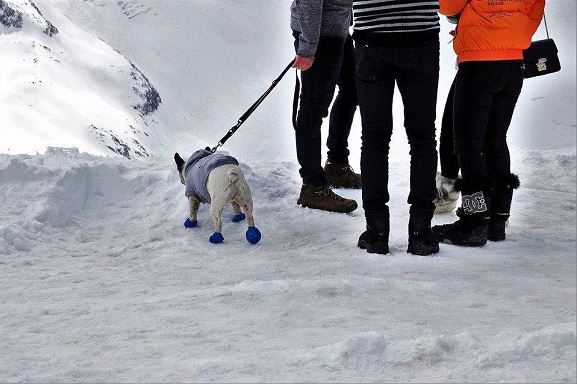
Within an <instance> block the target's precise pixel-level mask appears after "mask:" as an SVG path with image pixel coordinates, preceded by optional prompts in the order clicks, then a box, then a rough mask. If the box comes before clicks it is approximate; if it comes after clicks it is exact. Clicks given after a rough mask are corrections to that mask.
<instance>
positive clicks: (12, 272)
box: [0, 149, 576, 382]
mask: <svg viewBox="0 0 577 384" xmlns="http://www.w3.org/2000/svg"><path fill="white" fill-rule="evenodd" d="M516 153H517V154H516V156H515V159H514V160H515V162H516V163H517V164H522V167H521V171H520V175H521V178H522V180H523V181H524V187H523V188H522V189H521V190H519V193H518V194H517V195H516V197H515V202H516V204H515V205H514V210H513V215H512V220H511V225H510V229H509V232H508V235H509V237H508V240H507V241H506V242H504V243H499V244H489V245H487V246H486V247H484V248H482V249H474V250H468V249H467V250H465V249H462V248H455V247H450V246H442V249H441V253H440V254H439V256H438V257H432V258H422V257H414V256H409V255H407V254H406V253H405V250H406V237H407V236H406V220H407V212H406V211H407V207H406V205H405V204H404V200H405V198H406V193H407V178H406V177H403V176H404V175H405V172H406V171H407V170H406V169H405V167H404V166H403V165H402V164H394V166H393V169H395V173H394V174H393V175H392V177H391V180H392V196H393V201H392V204H391V207H392V226H393V230H392V237H391V245H392V255H390V256H378V255H368V254H367V253H365V252H363V251H361V250H359V249H358V248H357V247H356V245H355V241H356V239H357V236H358V234H359V233H360V232H361V230H362V227H363V219H362V212H360V211H359V212H355V213H353V214H351V215H337V214H326V213H321V212H315V211H311V210H304V209H301V208H298V207H296V205H295V200H296V197H297V193H298V188H299V183H298V179H297V178H296V177H295V171H296V169H295V165H294V163H292V162H290V163H288V162H287V163H270V162H264V161H263V162H261V163H255V164H251V168H249V167H247V166H245V167H244V169H245V172H246V174H247V179H248V181H249V183H250V185H251V186H252V189H253V194H254V200H255V205H256V221H257V225H258V226H259V227H260V228H261V230H262V232H263V240H262V242H261V243H260V244H259V245H257V246H252V245H250V244H248V243H247V242H246V241H245V240H244V231H245V227H244V224H234V223H231V222H228V223H225V226H224V231H223V232H224V235H225V243H224V244H222V245H220V246H213V245H211V244H209V242H208V237H209V235H210V234H211V233H212V225H211V221H210V220H209V217H208V209H207V206H203V207H202V208H201V211H200V216H199V217H200V220H201V226H200V228H197V229H194V230H185V229H184V228H183V227H182V221H183V220H184V218H185V216H186V212H187V201H186V199H185V198H184V196H183V187H182V186H181V185H180V183H179V182H178V176H177V172H176V170H175V169H174V167H173V164H172V162H171V160H170V159H165V161H162V162H160V161H156V162H148V161H147V162H130V161H126V160H120V159H110V158H108V159H107V158H99V157H92V156H90V155H80V154H74V153H72V154H70V153H68V154H67V153H64V152H62V151H60V150H51V151H50V153H49V154H46V155H42V156H40V155H39V156H7V155H0V180H1V182H0V196H1V198H2V209H1V210H0V223H1V224H0V271H1V274H0V303H1V307H2V311H1V312H0V327H1V332H0V348H1V350H2V353H0V380H1V381H10V382H14V381H36V382H38V381H57V382H71V381H83V382H103V381H113V382H140V381H146V382H160V381H173V380H174V381H200V382H203V381H217V382H224V381H245V382H246V381H250V382H254V381H264V382H271V381H339V382H343V381H381V382H382V381H387V382H399V381H401V382H402V381H425V382H431V381H441V382H447V381H453V382H465V381H469V382H470V381H485V382H487V381H490V382H497V381H506V382H513V381H517V382H574V381H575V378H576V376H575V369H576V368H575V342H576V339H575V307H576V303H575V286H576V281H575V279H576V267H575V189H574V187H575V167H576V164H575V150H574V149H572V150H556V151H517V152H516ZM345 193H346V192H345ZM346 194H347V195H348V196H353V197H355V198H357V199H360V193H359V192H348V193H346ZM232 214H233V213H232V210H229V211H228V212H227V213H226V216H227V217H232ZM452 218H453V217H452V216H451V215H447V216H443V217H440V218H437V219H436V221H437V222H447V221H449V220H451V219H452Z"/></svg>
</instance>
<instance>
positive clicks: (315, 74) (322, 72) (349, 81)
mask: <svg viewBox="0 0 577 384" xmlns="http://www.w3.org/2000/svg"><path fill="white" fill-rule="evenodd" d="M294 36H295V48H296V49H298V43H299V39H298V33H295V34H294ZM354 68H355V66H354V50H353V41H352V39H351V38H350V36H349V37H348V38H347V39H346V40H345V39H344V38H338V37H325V36H321V38H320V41H319V45H318V48H317V53H316V55H315V62H314V64H313V66H312V67H311V68H310V69H309V70H307V71H303V72H302V75H301V77H302V89H301V95H300V106H299V111H298V116H297V124H296V146H297V157H298V161H299V164H300V166H301V169H300V174H301V176H302V178H303V183H304V184H309V185H316V186H325V185H326V184H327V180H326V176H325V173H324V171H323V168H322V165H321V157H322V154H321V152H322V148H321V147H322V144H321V126H322V123H323V119H324V118H325V117H327V116H328V112H329V107H330V105H331V102H332V101H333V96H334V94H335V89H336V86H337V84H338V85H339V94H338V96H337V99H336V100H335V104H334V105H333V107H332V112H331V118H330V127H329V137H328V141H327V145H328V147H329V157H328V158H329V161H330V162H332V163H339V164H340V163H343V164H346V163H348V154H349V150H348V148H347V146H348V137H349V133H350V131H351V124H352V122H353V117H354V114H355V110H356V105H357V96H356V87H355V83H354V82H355V78H354Z"/></svg>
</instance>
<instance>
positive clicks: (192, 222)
mask: <svg viewBox="0 0 577 384" xmlns="http://www.w3.org/2000/svg"><path fill="white" fill-rule="evenodd" d="M197 225H198V221H197V220H190V219H186V221H185V222H184V227H185V228H195V227H196V226H197Z"/></svg>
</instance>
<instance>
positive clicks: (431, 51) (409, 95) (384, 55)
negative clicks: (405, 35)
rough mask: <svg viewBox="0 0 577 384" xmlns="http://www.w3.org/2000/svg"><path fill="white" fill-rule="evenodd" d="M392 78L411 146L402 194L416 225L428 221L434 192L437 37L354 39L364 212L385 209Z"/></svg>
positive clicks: (379, 213) (377, 212)
mask: <svg viewBox="0 0 577 384" xmlns="http://www.w3.org/2000/svg"><path fill="white" fill-rule="evenodd" d="M395 83H396V84H397V86H398V88H399V90H400V92H401V96H402V99H403V104H404V112H405V129H406V132H407V136H408V139H409V145H410V147H411V151H410V154H411V176H410V187H411V191H410V193H409V199H408V203H409V204H411V220H412V221H413V222H414V223H415V224H416V225H418V226H428V225H430V221H431V218H432V216H433V211H434V209H435V206H434V204H433V199H434V198H435V196H436V188H435V175H436V172H437V150H436V146H437V144H436V140H435V117H436V103H437V89H438V83H439V41H438V40H436V41H434V42H433V43H431V44H429V45H425V46H414V47H413V46H398V47H397V46H385V47H369V46H365V45H361V44H358V45H357V92H358V96H359V106H360V110H361V117H362V126H363V134H362V143H363V146H362V153H361V171H362V175H363V206H364V209H365V215H366V216H367V217H379V216H381V217H382V216H386V215H387V214H388V206H387V203H388V201H389V191H388V181H389V169H388V168H389V143H390V139H391V134H392V132H393V93H394V89H395Z"/></svg>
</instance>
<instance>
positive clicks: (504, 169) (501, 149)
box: [485, 61, 523, 241]
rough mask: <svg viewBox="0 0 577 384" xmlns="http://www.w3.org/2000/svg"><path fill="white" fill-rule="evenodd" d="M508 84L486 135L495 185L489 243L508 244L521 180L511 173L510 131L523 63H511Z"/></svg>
mask: <svg viewBox="0 0 577 384" xmlns="http://www.w3.org/2000/svg"><path fill="white" fill-rule="evenodd" d="M508 66H509V69H510V73H509V76H508V81H507V84H506V85H505V86H504V88H503V89H502V90H501V91H499V92H498V93H497V94H496V95H495V98H494V101H493V107H492V109H491V118H490V120H489V125H488V128H487V132H486V134H485V152H486V156H487V169H488V172H489V176H490V177H491V179H492V180H494V182H495V188H494V189H493V193H492V196H491V223H490V226H489V235H488V236H489V240H492V241H501V240H505V223H506V221H507V220H508V219H509V214H510V211H511V201H512V199H513V190H514V189H516V188H518V187H519V178H518V177H517V176H516V175H514V174H512V173H511V158H510V155H509V148H508V146H507V131H508V130H509V126H510V125H511V120H512V118H513V112H514V110H515V106H516V104H517V100H518V98H519V95H520V94H521V89H522V87H523V76H522V73H521V63H519V62H514V61H513V62H511V63H509V65H508Z"/></svg>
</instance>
